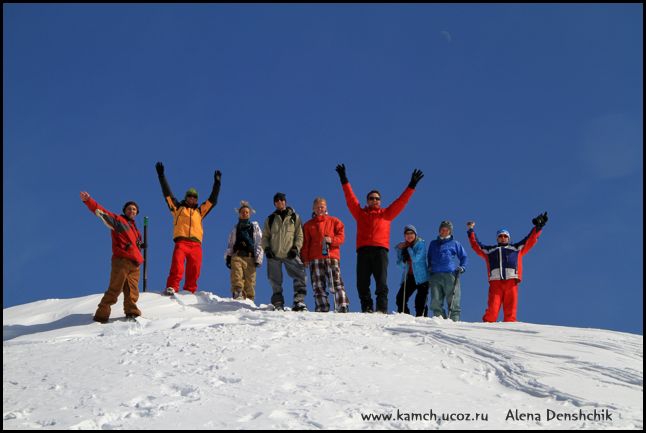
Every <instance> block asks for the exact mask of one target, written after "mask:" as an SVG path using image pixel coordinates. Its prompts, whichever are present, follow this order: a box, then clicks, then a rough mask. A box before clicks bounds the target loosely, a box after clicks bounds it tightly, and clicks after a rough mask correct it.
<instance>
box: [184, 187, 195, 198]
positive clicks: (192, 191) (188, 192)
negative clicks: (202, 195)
mask: <svg viewBox="0 0 646 433" xmlns="http://www.w3.org/2000/svg"><path fill="white" fill-rule="evenodd" d="M189 196H190V197H195V198H197V190H196V189H195V188H189V189H188V190H186V194H184V198H186V197H189Z"/></svg>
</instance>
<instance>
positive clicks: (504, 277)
mask: <svg viewBox="0 0 646 433" xmlns="http://www.w3.org/2000/svg"><path fill="white" fill-rule="evenodd" d="M532 223H533V224H534V227H533V228H532V229H531V231H530V232H529V234H528V235H527V236H526V237H525V238H524V239H522V240H521V241H520V242H516V243H514V244H512V243H510V242H511V235H510V233H509V230H507V229H504V228H502V229H500V230H498V232H497V233H496V238H497V240H498V244H497V245H483V244H481V243H480V242H479V241H478V238H477V237H476V233H475V231H474V230H473V228H474V227H475V225H476V223H475V222H473V221H469V222H468V223H467V228H468V231H467V235H468V236H469V242H470V243H471V248H473V250H474V251H475V252H476V254H478V255H479V256H480V257H482V258H483V259H485V262H486V263H487V275H488V277H489V299H488V306H487V311H485V314H484V316H482V320H483V321H484V322H495V321H496V320H498V313H499V312H500V307H501V306H502V307H503V311H504V319H503V320H504V321H505V322H515V321H516V314H517V309H518V285H519V284H520V282H521V280H522V276H523V256H524V255H525V254H527V253H528V252H529V250H531V249H532V247H533V246H534V245H536V242H537V241H538V238H539V236H540V235H541V232H542V230H543V227H544V226H545V224H547V212H544V213H542V214H540V215H539V216H537V217H536V218H534V219H532Z"/></svg>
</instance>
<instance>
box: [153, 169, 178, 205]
mask: <svg viewBox="0 0 646 433" xmlns="http://www.w3.org/2000/svg"><path fill="white" fill-rule="evenodd" d="M155 170H157V177H158V178H159V184H160V185H161V189H162V194H163V195H164V199H165V200H166V204H167V205H168V208H169V209H170V210H171V212H172V211H174V210H175V209H177V208H178V207H179V202H178V201H177V199H176V198H175V196H174V195H173V192H172V191H171V190H170V185H168V181H167V180H166V175H165V174H164V164H162V163H161V162H158V163H157V164H155Z"/></svg>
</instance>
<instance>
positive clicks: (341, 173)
mask: <svg viewBox="0 0 646 433" xmlns="http://www.w3.org/2000/svg"><path fill="white" fill-rule="evenodd" d="M336 172H337V173H339V179H341V185H345V184H346V183H348V177H347V176H346V175H345V164H339V165H337V166H336Z"/></svg>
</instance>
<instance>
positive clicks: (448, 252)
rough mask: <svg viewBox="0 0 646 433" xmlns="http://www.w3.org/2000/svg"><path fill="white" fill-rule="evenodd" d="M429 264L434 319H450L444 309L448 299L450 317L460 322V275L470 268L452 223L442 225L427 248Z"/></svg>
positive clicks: (446, 222)
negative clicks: (454, 234)
mask: <svg viewBox="0 0 646 433" xmlns="http://www.w3.org/2000/svg"><path fill="white" fill-rule="evenodd" d="M428 265H429V271H430V274H431V276H430V278H429V286H430V289H431V311H432V312H433V316H434V317H438V316H442V317H443V318H445V319H446V318H447V314H446V312H445V310H444V299H446V303H447V307H448V310H449V314H448V317H449V318H450V319H451V320H453V321H454V322H457V321H458V320H460V312H461V311H462V310H461V308H460V298H461V296H460V274H461V273H462V272H464V271H465V269H466V266H467V252H466V251H465V250H464V247H463V246H462V245H461V244H460V242H458V241H456V240H455V239H453V224H452V223H451V221H442V223H440V230H439V236H438V237H437V239H435V240H433V241H432V242H431V244H430V245H429V246H428Z"/></svg>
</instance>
